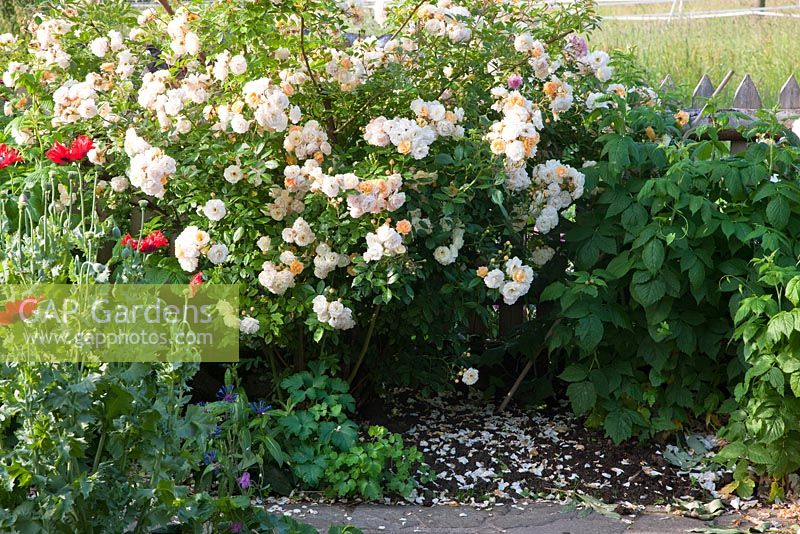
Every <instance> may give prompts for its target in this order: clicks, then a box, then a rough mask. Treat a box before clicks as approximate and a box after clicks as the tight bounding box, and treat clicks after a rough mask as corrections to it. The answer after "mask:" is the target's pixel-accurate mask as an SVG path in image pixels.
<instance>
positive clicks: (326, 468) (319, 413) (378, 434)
mask: <svg viewBox="0 0 800 534" xmlns="http://www.w3.org/2000/svg"><path fill="white" fill-rule="evenodd" d="M281 387H282V388H284V389H285V390H286V392H287V393H288V399H287V401H286V403H285V407H284V409H283V410H275V411H273V412H272V413H273V414H274V416H275V417H276V418H277V431H278V432H277V433H276V434H275V441H276V442H277V443H278V444H279V445H280V447H281V449H282V450H283V451H285V454H286V458H287V464H288V465H289V466H290V468H291V471H292V473H293V474H294V475H295V476H296V477H297V478H298V479H300V480H302V481H303V482H304V483H305V484H307V485H308V486H309V487H311V488H319V489H323V490H325V491H326V492H328V493H330V494H333V495H337V496H339V497H346V496H352V495H359V496H361V497H363V498H365V499H370V500H375V499H379V498H380V497H382V496H383V494H384V492H388V493H395V494H399V495H404V496H405V495H408V494H409V493H411V491H412V490H413V489H414V487H415V486H416V482H415V475H416V471H417V468H418V467H419V464H420V463H421V461H422V455H421V453H419V452H418V451H417V450H416V448H415V447H411V448H406V447H405V446H404V444H403V440H402V438H401V437H400V436H398V435H396V434H388V433H387V431H386V429H385V428H382V427H371V428H370V429H369V431H368V436H369V440H366V441H359V438H358V425H357V424H356V423H355V422H354V421H352V420H351V419H349V417H348V414H351V413H352V412H353V411H354V410H355V402H354V400H353V397H352V396H351V395H350V394H349V393H347V390H348V387H347V383H346V382H345V381H343V380H341V379H338V378H333V377H331V376H330V375H329V371H328V368H327V367H326V366H325V364H324V363H322V362H319V361H317V362H311V363H310V364H309V371H304V372H302V373H297V374H294V375H292V376H290V377H288V378H286V379H284V380H283V382H282V383H281Z"/></svg>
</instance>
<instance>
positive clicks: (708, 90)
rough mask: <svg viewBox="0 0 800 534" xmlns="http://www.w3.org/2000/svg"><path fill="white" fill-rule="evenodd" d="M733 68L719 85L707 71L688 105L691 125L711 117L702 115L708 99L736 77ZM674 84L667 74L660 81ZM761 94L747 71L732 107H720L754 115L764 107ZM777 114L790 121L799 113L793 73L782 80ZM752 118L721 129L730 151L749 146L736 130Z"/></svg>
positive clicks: (664, 84)
mask: <svg viewBox="0 0 800 534" xmlns="http://www.w3.org/2000/svg"><path fill="white" fill-rule="evenodd" d="M733 75H734V72H733V71H732V70H731V71H728V73H727V74H726V75H725V77H724V78H723V79H722V81H721V82H720V84H719V85H718V86H717V87H714V84H713V82H712V81H711V78H709V76H708V74H704V75H703V77H702V78H700V81H699V82H698V83H697V86H696V87H695V88H694V91H693V92H692V99H691V106H690V108H689V109H687V112H688V113H689V117H690V119H689V120H690V123H691V124H692V125H698V124H702V123H703V122H704V121H707V120H708V118H707V117H704V116H703V112H704V111H705V106H706V104H707V103H708V101H709V100H711V99H715V98H717V97H718V96H719V95H720V94H721V93H722V91H723V89H725V87H726V86H727V85H728V83H729V82H730V81H731V79H732V78H733ZM671 86H674V83H673V81H672V78H671V77H670V76H667V77H666V78H664V80H663V81H662V82H661V88H662V89H667V88H669V87H671ZM763 107H764V106H763V103H762V101H761V94H760V93H759V92H758V88H757V87H756V84H755V83H754V82H753V79H752V78H751V77H750V75H749V74H746V75H745V76H744V78H742V81H741V82H739V86H738V87H737V88H736V91H735V92H734V95H733V100H732V101H731V104H730V107H728V108H724V109H722V108H718V111H737V112H740V113H743V114H745V115H753V114H754V113H755V112H756V111H758V110H760V109H762V108H763ZM777 108H778V112H777V115H778V118H779V119H781V120H784V121H786V122H787V123H790V122H791V121H793V120H794V118H795V117H796V116H798V115H800V85H799V84H798V83H797V79H796V78H795V77H794V75H791V76H789V78H788V79H787V80H786V83H784V84H783V87H782V88H781V91H780V93H779V94H778V105H777ZM750 122H752V119H749V118H733V119H731V120H730V122H729V128H727V129H725V130H723V131H721V132H720V139H722V140H725V141H730V142H731V151H733V152H741V151H742V150H744V149H745V148H746V146H747V143H748V139H745V138H744V137H743V136H742V134H741V132H739V131H738V130H737V128H738V127H740V126H747V124H748V123H750Z"/></svg>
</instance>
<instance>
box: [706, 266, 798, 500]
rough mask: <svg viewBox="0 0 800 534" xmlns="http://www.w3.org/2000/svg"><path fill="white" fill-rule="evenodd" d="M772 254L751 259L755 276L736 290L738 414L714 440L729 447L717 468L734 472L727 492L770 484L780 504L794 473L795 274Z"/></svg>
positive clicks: (794, 269)
mask: <svg viewBox="0 0 800 534" xmlns="http://www.w3.org/2000/svg"><path fill="white" fill-rule="evenodd" d="M778 261H779V263H776V254H774V253H773V254H771V255H770V256H768V257H766V258H762V259H754V260H753V264H754V266H755V267H756V268H757V269H758V276H757V278H755V279H753V280H747V281H745V282H743V283H742V284H741V294H742V298H741V300H740V301H739V302H738V306H736V308H735V316H734V320H735V322H736V330H735V331H734V339H736V340H737V341H739V342H740V345H739V347H740V351H741V353H742V357H743V358H744V361H745V363H746V365H747V372H746V373H745V374H744V377H743V378H742V380H741V381H740V382H739V383H738V384H737V385H736V388H735V389H734V398H735V399H736V402H737V403H738V408H737V409H736V410H734V411H733V412H732V413H731V417H730V420H729V421H728V424H727V425H726V426H725V428H723V429H722V431H721V433H720V435H721V436H722V437H723V438H725V439H726V440H727V441H728V442H729V443H728V445H726V446H725V448H723V449H722V450H721V451H720V453H719V454H718V456H717V458H718V460H719V461H722V462H725V463H726V464H727V465H728V466H729V467H730V468H731V469H733V470H734V481H733V482H732V483H731V484H730V485H729V486H728V488H727V491H729V492H730V491H733V490H735V491H736V492H737V493H738V494H739V495H741V496H743V497H749V496H750V495H752V493H753V489H754V486H755V483H754V481H753V479H752V477H751V473H750V471H749V469H748V468H750V467H752V468H753V469H754V470H755V473H756V474H757V475H764V474H768V475H770V476H771V477H773V481H774V482H773V486H772V488H771V490H770V497H771V498H775V497H782V493H780V492H782V491H783V490H782V488H783V485H782V484H781V483H780V481H781V479H783V477H785V476H786V475H788V474H790V473H793V472H795V471H797V469H798V468H800V307H798V305H800V270H798V268H797V265H796V264H795V263H794V261H789V260H788V258H783V259H782V261H780V260H778Z"/></svg>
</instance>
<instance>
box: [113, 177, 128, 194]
mask: <svg viewBox="0 0 800 534" xmlns="http://www.w3.org/2000/svg"><path fill="white" fill-rule="evenodd" d="M128 185H129V184H128V179H127V178H125V177H124V176H115V177H113V178H112V179H111V190H112V191H114V192H115V193H122V192H123V191H125V190H126V189H128Z"/></svg>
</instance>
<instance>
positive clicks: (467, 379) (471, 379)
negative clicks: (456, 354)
mask: <svg viewBox="0 0 800 534" xmlns="http://www.w3.org/2000/svg"><path fill="white" fill-rule="evenodd" d="M461 381H462V382H463V383H465V384H466V385H468V386H472V385H474V384H475V382H477V381H478V370H477V369H475V368H474V367H470V368H469V369H464V372H463V373H462V374H461Z"/></svg>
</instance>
